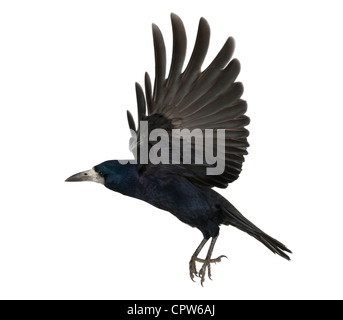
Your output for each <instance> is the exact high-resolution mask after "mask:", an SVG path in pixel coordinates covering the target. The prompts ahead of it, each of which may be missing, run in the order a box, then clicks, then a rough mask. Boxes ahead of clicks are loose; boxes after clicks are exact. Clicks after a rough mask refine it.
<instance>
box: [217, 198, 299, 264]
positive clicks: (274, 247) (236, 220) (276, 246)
mask: <svg viewBox="0 0 343 320" xmlns="http://www.w3.org/2000/svg"><path fill="white" fill-rule="evenodd" d="M229 204H230V205H229V206H225V207H224V208H223V211H224V215H225V217H224V222H223V223H224V224H228V225H232V226H234V227H236V228H238V229H240V230H242V231H244V232H246V233H248V234H249V235H251V236H252V237H254V238H255V239H257V240H258V241H260V242H262V243H263V244H264V245H265V246H266V247H267V248H268V249H269V250H271V251H272V252H274V253H276V254H278V255H279V256H281V257H282V258H285V259H287V260H291V259H290V257H289V256H288V255H287V254H286V253H285V252H284V251H286V252H289V253H292V251H290V250H289V249H288V248H287V247H286V246H285V245H284V244H282V243H281V242H279V241H278V240H276V239H274V238H272V237H271V236H269V235H267V234H266V233H264V232H263V231H262V230H260V229H259V228H257V227H256V226H255V225H254V224H253V223H251V222H250V221H249V220H248V219H246V218H245V217H244V216H243V215H242V214H241V213H240V212H239V211H238V210H237V209H236V208H235V207H234V206H233V205H232V204H231V203H229Z"/></svg>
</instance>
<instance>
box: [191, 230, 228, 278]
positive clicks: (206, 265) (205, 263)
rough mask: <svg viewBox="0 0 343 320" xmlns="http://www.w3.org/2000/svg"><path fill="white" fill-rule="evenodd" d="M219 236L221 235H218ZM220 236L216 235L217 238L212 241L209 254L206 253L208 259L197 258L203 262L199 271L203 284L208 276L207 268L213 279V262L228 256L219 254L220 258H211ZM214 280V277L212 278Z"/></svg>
mask: <svg viewBox="0 0 343 320" xmlns="http://www.w3.org/2000/svg"><path fill="white" fill-rule="evenodd" d="M218 236H219V235H218ZM218 236H216V237H215V238H212V241H211V244H210V247H209V249H208V252H207V255H206V259H205V260H203V259H199V258H196V259H195V260H196V261H198V262H201V263H203V265H202V267H201V269H200V271H199V276H200V277H201V285H203V283H204V281H205V276H206V268H207V270H208V277H209V278H210V279H211V276H212V275H211V263H217V262H220V261H221V259H222V258H224V257H225V258H227V257H226V256H223V255H222V256H219V257H218V258H216V259H211V256H212V252H213V248H214V245H215V244H216V241H217V239H218ZM211 280H212V279H211Z"/></svg>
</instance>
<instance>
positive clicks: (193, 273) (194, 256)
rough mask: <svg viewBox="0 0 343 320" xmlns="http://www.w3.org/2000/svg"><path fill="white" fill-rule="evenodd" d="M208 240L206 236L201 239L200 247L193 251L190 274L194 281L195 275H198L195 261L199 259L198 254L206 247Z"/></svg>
mask: <svg viewBox="0 0 343 320" xmlns="http://www.w3.org/2000/svg"><path fill="white" fill-rule="evenodd" d="M207 241H208V239H206V238H204V239H203V240H202V241H201V243H200V244H199V246H198V248H197V249H196V250H195V252H194V253H193V255H192V258H191V260H190V261H189V274H190V277H191V279H192V281H194V275H196V276H197V275H198V272H197V268H196V265H195V261H198V260H197V259H198V255H199V253H200V251H201V250H202V248H203V247H204V245H205V244H206V242H207Z"/></svg>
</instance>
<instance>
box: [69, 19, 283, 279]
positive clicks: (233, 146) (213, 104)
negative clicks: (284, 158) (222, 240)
mask: <svg viewBox="0 0 343 320" xmlns="http://www.w3.org/2000/svg"><path fill="white" fill-rule="evenodd" d="M171 21H172V29H173V54H172V58H171V65H170V68H169V73H168V76H167V77H166V71H167V66H166V49H165V44H164V40H163V36H162V33H161V31H160V29H159V28H158V27H157V26H156V25H153V27H152V30H153V44H154V49H155V80H154V86H153V89H152V84H151V80H150V77H149V75H148V74H147V73H146V74H145V93H144V91H143V89H142V87H141V86H140V85H139V84H138V83H136V97H137V106H138V121H142V120H145V121H148V125H149V132H151V130H153V129H155V128H163V129H165V130H166V131H167V132H168V134H169V136H171V135H172V130H173V129H189V130H193V129H200V130H201V132H204V131H205V130H206V129H224V130H225V152H224V154H223V155H222V156H223V157H224V161H225V170H224V172H223V173H222V174H220V175H208V174H207V171H206V170H207V168H208V167H210V166H211V164H209V163H207V162H206V161H205V162H204V163H203V164H195V163H194V162H191V163H187V164H186V163H184V162H183V161H182V160H183V159H181V163H180V164H158V165H154V164H152V163H151V162H148V163H143V161H142V159H141V158H140V152H137V153H135V151H137V150H138V149H140V148H143V147H146V148H148V149H150V148H151V147H152V145H153V143H152V142H151V141H147V140H146V139H145V138H144V137H141V136H140V122H138V125H136V124H135V121H134V119H133V117H132V115H131V113H130V112H129V111H128V112H127V119H128V124H129V128H130V129H131V130H132V131H133V133H135V134H133V135H132V138H131V140H130V149H131V150H132V151H134V153H135V154H136V156H137V159H136V160H137V162H138V163H137V164H133V163H127V164H125V165H123V164H121V163H119V162H118V161H117V160H111V161H106V162H104V163H101V164H99V165H97V166H95V167H94V168H93V169H91V170H89V171H87V172H82V173H80V174H77V175H74V176H72V177H70V178H69V179H67V181H96V182H100V183H103V184H104V185H105V186H106V187H107V188H109V189H111V190H113V191H116V192H120V193H122V194H124V195H127V196H130V197H134V198H137V199H140V200H143V201H146V202H148V203H150V204H151V205H153V206H155V207H158V208H160V209H162V210H166V211H169V212H171V213H172V214H173V215H174V216H175V217H177V218H178V219H179V220H181V221H182V222H184V223H186V224H188V225H190V226H192V227H196V228H198V229H199V230H200V231H201V232H202V234H203V237H204V240H203V241H202V242H201V244H200V245H199V247H198V248H197V250H196V251H195V253H194V254H193V256H192V258H191V261H190V276H191V278H192V279H193V278H194V275H199V276H200V277H201V283H203V281H204V280H205V274H206V270H207V272H208V275H209V277H210V276H211V267H210V266H211V263H212V262H219V261H220V259H221V258H222V257H223V256H220V257H218V258H217V259H212V258H211V255H212V250H213V247H214V244H215V242H216V240H217V238H218V235H219V227H220V225H222V224H223V225H232V226H234V227H236V228H238V229H240V230H242V231H244V232H246V233H248V234H249V235H251V236H252V237H254V238H256V239H257V240H259V241H260V242H262V243H263V244H264V245H265V246H266V247H268V248H269V249H270V250H271V251H273V252H274V253H277V254H279V255H280V256H281V257H283V258H285V259H289V257H288V256H287V255H286V254H285V252H290V251H289V250H288V249H287V248H286V246H284V245H283V244H282V243H280V242H279V241H277V240H275V239H274V238H272V237H270V236H268V235H267V234H266V233H264V232H263V231H261V230H260V229H259V228H257V227H256V226H255V225H254V224H252V223H251V222H250V221H249V220H247V219H246V218H245V217H243V215H242V214H241V213H239V211H238V210H237V209H236V208H235V207H234V206H233V205H232V204H231V203H230V202H229V201H228V200H226V199H225V198H223V197H222V196H221V195H220V194H218V193H217V192H215V191H214V190H212V187H221V188H225V187H227V185H228V184H229V183H231V182H233V181H235V180H236V179H237V178H238V176H239V174H240V172H241V169H242V164H243V161H244V156H245V155H246V154H247V147H248V142H247V137H248V135H249V132H248V130H247V129H246V126H247V125H248V124H249V121H250V120H249V118H248V117H247V116H246V115H245V113H246V111H247V103H246V101H244V100H242V99H241V96H242V94H243V85H242V83H240V82H236V78H237V76H238V74H239V72H240V63H239V62H238V60H237V59H232V60H231V58H232V55H233V51H234V40H233V39H232V38H228V40H227V41H226V42H225V44H224V46H223V47H222V49H221V50H220V52H219V53H218V55H217V56H216V57H215V58H214V60H213V61H212V62H211V63H210V64H209V66H208V67H207V68H205V69H204V70H203V71H202V64H203V62H204V59H205V57H206V54H207V50H208V47H209V40H210V28H209V25H208V23H207V21H206V20H205V19H204V18H201V19H200V22H199V28H198V34H197V38H196V42H195V46H194V49H193V52H192V54H191V58H190V60H189V62H188V64H187V65H186V66H184V62H185V56H186V47H187V37H186V32H185V28H184V25H183V23H182V21H181V19H180V18H179V17H178V16H176V15H175V14H172V15H171ZM183 70H184V71H183ZM216 134H217V133H216V131H215V132H214V136H216ZM190 143H191V146H192V150H193V151H196V150H195V148H196V146H195V144H194V141H191V142H190ZM145 144H147V145H145ZM203 147H204V148H205V149H206V148H209V147H208V146H207V145H205V143H204V145H203ZM213 148H214V150H210V151H211V152H213V151H215V152H216V151H217V150H216V147H215V146H214V147H213ZM150 223H151V222H150ZM156 227H158V226H156ZM209 238H212V242H211V245H210V249H209V251H208V254H207V256H206V258H205V259H200V258H198V254H199V253H200V251H201V249H202V248H203V246H204V245H205V243H206V241H207V240H208V239H209ZM284 251H285V252H284ZM196 261H197V262H201V263H203V266H202V268H201V269H200V271H199V273H198V272H197V271H196V267H195V262H196Z"/></svg>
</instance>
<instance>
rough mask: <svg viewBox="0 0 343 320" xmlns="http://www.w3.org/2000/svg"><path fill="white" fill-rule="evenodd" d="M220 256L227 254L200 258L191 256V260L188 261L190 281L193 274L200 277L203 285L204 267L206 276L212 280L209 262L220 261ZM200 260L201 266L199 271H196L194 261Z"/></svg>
mask: <svg viewBox="0 0 343 320" xmlns="http://www.w3.org/2000/svg"><path fill="white" fill-rule="evenodd" d="M222 258H227V256H224V255H222V256H219V257H218V258H216V259H200V258H198V257H194V256H193V257H192V258H191V261H190V262H189V272H190V277H191V279H192V281H194V276H197V277H200V278H201V285H202V286H204V285H203V283H204V281H205V276H206V269H207V273H208V277H209V279H210V280H212V278H211V277H212V274H211V263H217V262H220V261H221V260H222ZM196 261H197V262H200V263H202V264H203V265H202V267H201V269H200V270H199V273H198V272H197V269H196V265H195V262H196Z"/></svg>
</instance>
